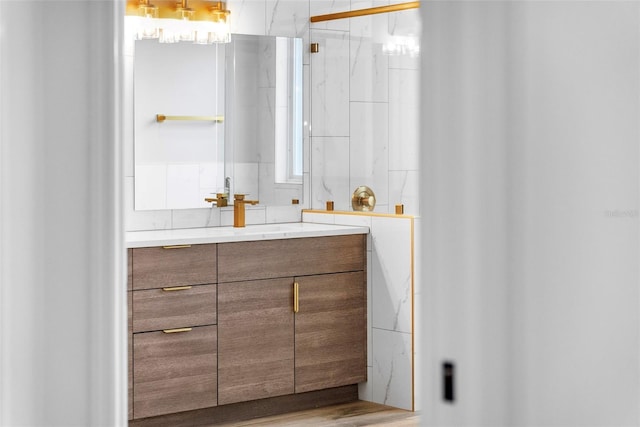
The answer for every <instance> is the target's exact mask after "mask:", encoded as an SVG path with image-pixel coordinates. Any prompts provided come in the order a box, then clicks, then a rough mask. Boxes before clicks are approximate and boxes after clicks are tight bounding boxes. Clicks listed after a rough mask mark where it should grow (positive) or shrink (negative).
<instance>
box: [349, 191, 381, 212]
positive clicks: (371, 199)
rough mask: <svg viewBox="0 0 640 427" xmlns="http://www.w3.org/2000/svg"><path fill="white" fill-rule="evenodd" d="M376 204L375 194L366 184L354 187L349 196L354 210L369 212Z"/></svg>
mask: <svg viewBox="0 0 640 427" xmlns="http://www.w3.org/2000/svg"><path fill="white" fill-rule="evenodd" d="M375 206H376V195H375V193H374V192H373V190H372V189H370V188H369V187H367V186H366V185H361V186H360V187H358V188H356V190H355V191H354V192H353V196H351V207H353V210H354V211H363V212H369V211H372V210H373V208H374V207H375Z"/></svg>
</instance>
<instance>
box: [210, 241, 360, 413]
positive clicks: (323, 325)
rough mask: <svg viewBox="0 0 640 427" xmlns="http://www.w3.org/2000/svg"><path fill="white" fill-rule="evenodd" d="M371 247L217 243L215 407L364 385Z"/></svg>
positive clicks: (321, 243) (344, 243) (334, 243)
mask: <svg viewBox="0 0 640 427" xmlns="http://www.w3.org/2000/svg"><path fill="white" fill-rule="evenodd" d="M365 242H366V241H365V236H364V235H349V236H335V237H318V238H307V239H291V240H271V241H258V242H244V243H224V244H220V245H219V248H218V256H219V273H218V274H219V276H218V277H219V282H220V283H219V284H218V310H219V312H218V314H219V322H218V331H219V342H218V358H219V367H218V369H219V377H218V387H219V389H218V393H219V397H218V399H219V400H218V402H219V404H221V405H222V404H226V403H234V402H240V401H246V400H253V399H258V398H266V397H274V396H279V395H284V394H290V393H301V392H307V391H313V390H320V389H325V388H332V387H338V386H342V385H349V384H356V383H358V382H361V381H365V380H366V364H367V363H366V362H367V359H366V282H365V273H364V271H365V263H366V246H365V244H366V243H365ZM232 259H233V260H234V261H233V262H231V260H232ZM283 272H285V273H289V274H291V275H290V276H288V277H278V276H279V275H282V274H283ZM274 276H275V277H276V278H273V277H274ZM246 279H256V280H246ZM234 280H239V281H234ZM295 283H297V286H298V290H299V292H298V302H299V304H298V307H299V310H298V312H294V299H295V295H294V284H295Z"/></svg>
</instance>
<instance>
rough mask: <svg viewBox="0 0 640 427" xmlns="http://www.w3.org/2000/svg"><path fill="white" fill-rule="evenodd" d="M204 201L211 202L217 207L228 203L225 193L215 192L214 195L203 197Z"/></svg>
mask: <svg viewBox="0 0 640 427" xmlns="http://www.w3.org/2000/svg"><path fill="white" fill-rule="evenodd" d="M204 201H205V202H208V203H213V204H214V205H216V206H217V207H219V208H222V207H224V206H228V205H229V200H228V199H227V195H226V194H225V193H216V197H215V198H213V197H205V199H204Z"/></svg>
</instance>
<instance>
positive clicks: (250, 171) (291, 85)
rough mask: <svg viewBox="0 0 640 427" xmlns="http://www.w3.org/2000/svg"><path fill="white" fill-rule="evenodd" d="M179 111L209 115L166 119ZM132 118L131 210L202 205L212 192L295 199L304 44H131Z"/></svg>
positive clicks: (266, 201)
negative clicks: (158, 118)
mask: <svg viewBox="0 0 640 427" xmlns="http://www.w3.org/2000/svg"><path fill="white" fill-rule="evenodd" d="M157 114H164V115H166V116H168V120H165V121H163V122H158V121H157ZM172 116H174V117H172ZM175 116H178V117H175ZM185 116H187V117H185ZM193 116H197V117H193ZM203 116H204V117H203ZM185 118H187V119H202V118H204V119H208V120H169V119H185ZM134 122H135V209H136V210H148V209H154V210H155V209H187V208H200V207H210V206H211V204H210V203H207V202H205V201H204V199H205V197H211V196H212V194H215V193H230V194H233V193H244V194H248V198H251V199H258V200H260V204H261V205H269V206H273V205H290V204H291V200H292V199H299V200H302V194H303V186H302V162H303V161H302V159H303V157H302V155H303V153H302V139H303V137H302V41H301V39H289V38H283V37H269V36H247V35H238V34H234V35H233V36H232V42H231V43H229V44H220V45H206V46H203V45H193V44H182V43H178V44H160V43H158V42H157V41H153V40H140V41H136V45H135V59H134ZM230 200H233V197H230Z"/></svg>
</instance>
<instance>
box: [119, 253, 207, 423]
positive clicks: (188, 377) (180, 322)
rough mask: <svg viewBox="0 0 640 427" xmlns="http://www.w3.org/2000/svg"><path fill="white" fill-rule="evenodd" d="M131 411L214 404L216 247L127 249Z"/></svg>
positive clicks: (142, 414)
mask: <svg viewBox="0 0 640 427" xmlns="http://www.w3.org/2000/svg"><path fill="white" fill-rule="evenodd" d="M131 260H132V289H133V291H131V294H132V295H131V306H132V309H133V310H132V319H131V322H130V328H131V334H132V341H133V343H132V348H133V360H132V366H133V399H132V400H133V419H140V418H146V417H153V416H158V415H163V414H171V413H175V412H183V411H189V410H194V409H202V408H208V407H212V406H216V405H217V361H218V358H217V349H218V344H217V340H218V335H217V334H218V331H217V326H216V323H217V310H216V305H217V294H216V293H217V292H216V291H217V290H216V284H215V282H216V277H217V262H216V261H217V247H216V245H215V244H209V245H193V246H178V247H175V246H173V247H168V248H162V247H154V248H136V249H133V250H132V257H131Z"/></svg>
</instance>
